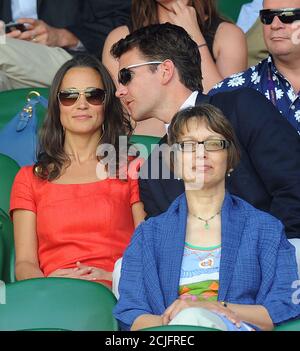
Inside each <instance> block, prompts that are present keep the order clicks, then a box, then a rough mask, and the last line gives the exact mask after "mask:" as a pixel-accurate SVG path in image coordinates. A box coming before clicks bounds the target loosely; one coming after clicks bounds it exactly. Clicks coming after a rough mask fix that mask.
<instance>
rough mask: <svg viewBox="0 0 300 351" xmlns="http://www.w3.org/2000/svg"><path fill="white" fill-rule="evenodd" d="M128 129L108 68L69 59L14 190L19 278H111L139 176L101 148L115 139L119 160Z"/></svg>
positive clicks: (137, 216)
mask: <svg viewBox="0 0 300 351" xmlns="http://www.w3.org/2000/svg"><path fill="white" fill-rule="evenodd" d="M129 132H130V127H129V124H128V120H127V119H126V118H125V116H124V112H123V109H122V106H121V104H120V102H119V100H118V99H117V98H116V97H115V86H114V83H113V81H112V79H111V77H110V75H109V73H108V72H107V70H106V69H105V67H104V66H103V65H102V64H101V63H100V62H99V61H98V60H97V59H96V58H93V57H91V56H87V55H79V56H77V57H75V58H73V59H71V60H70V61H68V62H66V63H65V64H64V65H63V66H62V67H61V68H60V69H59V71H58V72H57V74H56V76H55V78H54V80H53V84H52V87H51V91H50V98H49V109H48V115H47V117H46V120H45V123H44V126H43V128H42V132H41V138H40V152H39V155H38V161H37V163H36V164H35V165H33V166H28V167H23V168H22V169H21V170H20V171H19V173H18V175H17V176H16V178H15V182H14V185H13V189H12V195H11V209H10V210H11V216H12V218H13V222H14V236H15V249H16V278H17V279H18V280H22V279H29V278H37V277H49V276H51V277H70V278H79V279H85V280H92V281H100V282H102V283H104V284H106V285H108V286H110V285H111V279H112V273H111V272H112V271H113V267H114V263H115V261H116V260H117V259H118V258H119V257H121V256H122V255H123V251H124V250H125V248H126V246H127V244H128V243H129V241H130V238H131V235H132V233H133V231H134V228H135V227H136V226H137V225H138V224H139V223H140V222H141V221H142V220H143V219H144V211H143V205H142V203H141V202H140V198H139V190H138V183H137V180H136V179H131V178H130V177H127V179H120V177H118V175H119V174H120V172H119V170H120V171H121V168H122V167H121V166H120V167H119V163H118V162H116V169H117V172H116V174H117V176H116V177H112V176H111V174H109V173H108V167H107V166H105V165H104V163H103V162H102V163H101V162H99V157H98V156H97V148H98V147H99V145H103V144H105V145H107V144H110V145H111V146H113V147H114V150H116V160H118V159H119V136H126V135H128V133H129ZM126 162H127V159H126ZM125 165H126V163H125ZM125 168H126V169H127V167H125Z"/></svg>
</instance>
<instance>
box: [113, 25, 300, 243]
mask: <svg viewBox="0 0 300 351" xmlns="http://www.w3.org/2000/svg"><path fill="white" fill-rule="evenodd" d="M112 54H113V55H114V56H115V57H116V58H118V59H119V67H120V72H119V83H120V84H119V87H118V89H117V96H119V97H120V98H121V99H122V100H123V101H124V103H125V105H126V107H127V108H128V110H129V111H130V113H131V116H132V118H133V119H134V120H135V121H141V120H144V119H147V118H150V117H154V118H157V119H160V120H161V121H163V122H164V123H165V124H166V125H168V124H169V123H170V121H171V119H172V117H173V116H174V114H175V113H176V112H177V111H178V110H179V109H182V108H185V107H189V106H194V105H195V104H200V103H201V102H206V103H207V102H209V103H211V104H212V105H214V106H216V107H218V108H220V109H221V110H222V112H223V114H224V115H225V116H226V117H227V118H228V119H229V120H230V122H231V123H232V125H233V127H234V129H235V132H236V135H237V137H238V140H239V143H240V148H241V151H242V157H241V162H240V164H239V166H238V167H237V168H236V169H235V170H234V171H233V172H232V173H231V176H230V177H228V179H227V184H226V185H227V189H228V190H229V192H230V193H231V194H234V195H237V196H239V197H241V198H243V199H244V200H246V201H248V202H249V203H251V204H252V205H253V206H255V207H257V208H258V209H261V210H263V211H267V212H269V213H271V214H272V215H274V216H275V217H277V218H279V219H280V220H281V221H282V222H283V223H284V225H285V230H286V234H287V236H288V238H300V138H299V136H298V135H297V133H296V131H295V130H294V129H293V128H292V127H291V126H290V125H289V123H288V122H287V121H286V120H284V119H283V118H282V117H281V115H280V113H279V112H278V111H277V110H276V108H275V107H274V106H273V105H272V104H271V103H270V102H269V101H268V100H267V99H266V98H265V97H264V96H263V95H262V94H260V93H258V92H256V91H255V90H253V89H247V88H244V89H238V90H235V91H233V92H225V93H219V94H216V95H214V96H213V97H208V96H205V95H204V94H202V84H201V79H202V75H201V68H200V67H201V58H200V54H199V49H198V47H197V44H196V43H195V42H194V41H193V40H192V39H191V38H190V37H189V35H188V34H187V33H186V31H185V30H184V29H182V28H181V27H178V26H175V25H172V24H169V23H166V24H160V25H152V26H148V27H145V28H142V29H139V30H137V31H136V32H134V33H131V34H129V35H128V36H127V37H126V38H125V39H121V40H120V41H119V42H118V43H116V44H115V45H114V47H113V48H112ZM166 141H167V137H166V136H165V137H164V138H163V139H162V140H161V142H160V144H162V143H165V142H166ZM153 161H156V160H153V157H152V156H151V155H150V157H149V158H148V162H147V166H148V167H146V168H147V169H148V170H151V166H152V167H153V164H152V165H151V162H153ZM159 162H161V160H160V161H159ZM143 168H145V167H142V172H141V178H143V177H145V174H143ZM147 173H148V171H147ZM146 178H147V177H146ZM158 178H160V179H140V191H141V199H142V201H143V202H144V206H145V211H146V212H147V214H148V216H149V217H151V216H156V215H158V214H160V213H162V212H164V211H166V210H167V208H168V207H169V206H170V204H171V203H172V201H173V200H174V199H175V198H176V197H177V196H178V195H180V194H181V193H182V192H183V191H184V186H183V182H182V181H181V180H177V179H176V178H175V179H174V177H172V175H171V179H161V175H160V176H159V177H158ZM297 241H298V240H297Z"/></svg>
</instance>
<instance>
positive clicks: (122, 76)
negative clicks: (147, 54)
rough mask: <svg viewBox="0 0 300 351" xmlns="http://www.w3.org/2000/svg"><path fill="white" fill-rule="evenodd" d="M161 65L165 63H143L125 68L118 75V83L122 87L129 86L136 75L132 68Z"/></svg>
mask: <svg viewBox="0 0 300 351" xmlns="http://www.w3.org/2000/svg"><path fill="white" fill-rule="evenodd" d="M161 63H163V62H162V61H150V62H142V63H136V64H134V65H130V66H127V67H125V68H122V69H121V70H120V71H119V74H118V82H119V83H120V84H122V85H127V84H128V83H129V82H130V81H131V79H132V76H133V74H134V72H133V71H132V70H131V68H136V67H142V66H146V65H160V64H161Z"/></svg>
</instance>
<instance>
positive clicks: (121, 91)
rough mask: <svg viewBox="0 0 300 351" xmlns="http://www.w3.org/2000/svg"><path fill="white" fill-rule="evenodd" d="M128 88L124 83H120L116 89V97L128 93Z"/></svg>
mask: <svg viewBox="0 0 300 351" xmlns="http://www.w3.org/2000/svg"><path fill="white" fill-rule="evenodd" d="M127 92H128V91H127V88H126V86H125V85H123V84H119V85H118V87H117V90H116V97H117V98H122V97H124V96H125V95H126V94H127Z"/></svg>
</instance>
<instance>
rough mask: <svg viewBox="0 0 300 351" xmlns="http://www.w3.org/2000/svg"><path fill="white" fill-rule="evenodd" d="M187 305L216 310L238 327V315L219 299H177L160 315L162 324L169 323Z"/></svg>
mask: <svg viewBox="0 0 300 351" xmlns="http://www.w3.org/2000/svg"><path fill="white" fill-rule="evenodd" d="M189 307H201V308H206V309H207V310H210V311H212V312H216V313H218V314H220V315H222V316H225V317H227V319H228V320H230V321H231V322H232V323H233V324H235V325H236V326H237V327H238V328H239V327H240V323H241V320H240V318H239V317H238V315H237V314H236V313H235V312H233V311H232V310H230V308H228V307H224V306H223V305H222V304H221V303H220V302H219V301H193V300H191V299H184V300H182V299H177V300H176V301H174V302H173V303H172V304H171V305H170V306H169V307H168V308H167V309H166V310H165V312H164V314H163V315H162V317H163V318H162V320H163V325H167V324H169V322H170V321H171V320H172V319H173V318H174V317H175V316H176V315H177V314H178V313H179V312H180V311H182V310H184V309H185V308H189Z"/></svg>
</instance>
